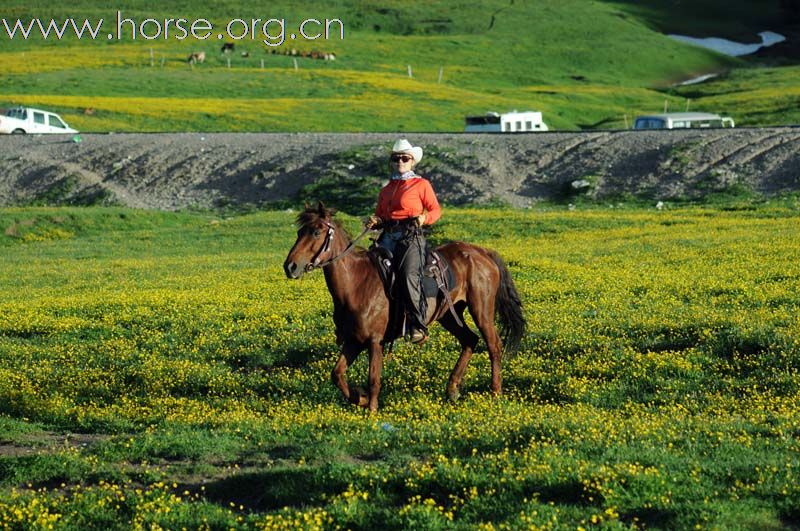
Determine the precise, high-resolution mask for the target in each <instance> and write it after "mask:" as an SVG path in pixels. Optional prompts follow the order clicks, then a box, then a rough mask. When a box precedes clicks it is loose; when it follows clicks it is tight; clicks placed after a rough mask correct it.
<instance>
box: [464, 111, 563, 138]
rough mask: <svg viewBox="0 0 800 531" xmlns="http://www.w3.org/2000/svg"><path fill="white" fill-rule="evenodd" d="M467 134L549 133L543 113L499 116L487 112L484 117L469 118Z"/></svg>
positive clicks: (514, 113) (527, 112)
mask: <svg viewBox="0 0 800 531" xmlns="http://www.w3.org/2000/svg"><path fill="white" fill-rule="evenodd" d="M465 121H466V125H465V126H464V132H465V133H532V132H537V131H547V130H548V127H547V124H545V123H544V122H543V121H542V113H540V112H538V111H526V112H517V111H512V112H507V113H505V114H498V113H496V112H487V113H486V114H485V115H483V116H467V117H466V119H465Z"/></svg>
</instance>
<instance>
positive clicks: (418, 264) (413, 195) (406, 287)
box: [365, 138, 442, 344]
mask: <svg viewBox="0 0 800 531" xmlns="http://www.w3.org/2000/svg"><path fill="white" fill-rule="evenodd" d="M420 160H422V148H421V147H419V146H412V145H411V143H410V142H409V141H408V140H406V139H404V138H403V139H400V140H397V141H396V142H395V143H394V146H392V151H391V154H390V155H389V168H390V171H391V176H390V179H389V182H388V183H387V184H386V186H384V187H383V188H382V189H381V191H380V194H379V195H378V204H377V206H376V208H375V214H374V215H373V216H370V217H369V219H368V220H367V221H366V223H365V225H366V226H367V227H368V228H371V229H382V230H383V232H382V233H381V235H380V237H379V238H378V241H377V245H378V246H380V247H383V248H384V249H386V250H388V251H389V252H390V253H391V254H392V256H393V262H394V264H395V270H396V271H397V274H398V275H399V276H400V285H401V286H402V289H403V291H404V293H403V296H404V304H405V307H406V314H407V315H408V318H409V325H410V326H409V327H408V328H407V329H408V330H410V332H409V335H408V337H409V339H410V340H411V342H412V343H414V344H421V343H424V342H425V340H427V339H428V329H427V328H426V326H425V317H426V312H427V304H426V300H425V294H424V293H423V291H422V275H423V267H424V266H425V249H426V243H425V236H424V234H423V233H422V227H423V226H425V225H432V224H433V223H435V222H436V221H437V220H438V219H439V217H440V216H441V214H442V209H441V207H440V206H439V201H438V200H437V199H436V194H435V193H434V191H433V187H432V186H431V183H430V182H429V181H428V180H427V179H425V178H424V177H422V176H420V175H417V173H415V172H414V168H415V167H416V166H417V164H418V163H419V161H420Z"/></svg>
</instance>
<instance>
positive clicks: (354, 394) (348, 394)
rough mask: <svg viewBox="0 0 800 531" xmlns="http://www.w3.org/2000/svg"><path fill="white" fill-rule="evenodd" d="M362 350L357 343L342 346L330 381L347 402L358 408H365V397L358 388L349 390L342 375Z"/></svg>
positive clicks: (361, 346) (362, 347)
mask: <svg viewBox="0 0 800 531" xmlns="http://www.w3.org/2000/svg"><path fill="white" fill-rule="evenodd" d="M363 349H364V346H363V345H360V344H358V343H347V342H346V343H345V344H344V345H342V353H341V355H340V356H339V361H337V362H336V365H335V366H334V367H333V370H332V371H331V381H332V382H333V385H335V386H336V387H338V388H339V390H340V391H341V392H342V395H344V397H345V398H346V399H347V400H349V401H350V402H352V403H353V404H356V405H358V406H362V407H366V406H367V403H368V402H367V396H366V395H365V394H364V393H363V392H361V391H360V390H359V389H358V388H356V387H352V388H351V387H350V386H349V385H348V384H347V379H346V378H345V377H344V373H345V372H346V371H347V369H348V367H350V365H352V364H353V362H354V361H355V360H356V358H357V357H358V355H359V354H360V353H361V351H362V350H363Z"/></svg>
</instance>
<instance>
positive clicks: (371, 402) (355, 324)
mask: <svg viewBox="0 0 800 531" xmlns="http://www.w3.org/2000/svg"><path fill="white" fill-rule="evenodd" d="M333 214H334V211H333V210H330V209H327V208H325V206H324V205H323V204H322V203H321V202H320V203H319V205H318V206H317V207H316V208H311V207H306V209H305V211H304V212H301V213H300V214H299V215H298V216H297V224H298V227H299V230H298V231H297V241H296V242H295V244H294V246H293V247H292V249H291V251H289V255H288V256H287V257H286V261H285V262H284V264H283V268H284V271H285V272H286V276H287V277H289V278H300V277H301V276H303V275H304V274H305V273H308V272H310V271H313V270H314V269H316V268H322V271H323V273H324V274H325V282H326V284H327V286H328V291H330V293H331V296H332V297H333V321H334V323H335V325H336V341H337V343H338V344H339V345H341V347H342V351H341V356H340V357H339V361H338V362H337V363H336V366H335V367H334V368H333V371H332V372H331V378H332V380H333V383H334V384H335V385H336V386H337V387H338V388H339V389H340V390H341V391H342V394H343V395H344V397H345V398H346V399H348V400H349V401H350V402H352V403H354V404H358V405H360V406H362V407H369V409H370V411H375V410H377V408H378V394H379V393H380V389H381V371H382V369H383V340H384V337H385V336H386V334H387V327H388V326H389V299H388V298H387V296H386V293H385V291H384V288H383V285H382V283H381V279H380V277H379V275H378V271H377V270H376V269H375V267H374V266H373V264H372V262H371V260H370V259H369V257H368V256H367V253H366V252H365V251H363V250H355V251H354V252H350V251H351V250H352V249H353V247H352V245H351V243H352V242H351V239H350V237H349V236H348V235H347V233H346V232H345V230H344V229H343V228H342V227H341V226H340V225H339V223H338V222H336V221H334V220H333ZM437 251H438V252H439V253H441V255H442V256H443V257H444V258H445V259H446V260H447V261H448V262H449V264H450V267H451V268H452V269H453V272H454V274H455V278H456V282H455V283H454V285H453V286H452V287H451V290H450V298H451V300H452V302H453V306H454V309H455V312H456V314H458V316H459V319H460V321H461V322H459V321H458V320H456V319H455V317H454V316H453V314H452V313H451V312H450V310H449V307H448V305H447V304H446V303H444V302H443V301H442V300H441V297H440V298H439V300H435V299H428V316H427V322H428V323H431V322H433V321H439V322H440V323H441V324H442V326H444V328H445V329H446V330H447V331H449V332H450V333H452V334H453V335H454V336H456V338H457V339H458V341H459V343H460V344H461V356H460V357H459V358H458V362H457V363H456V365H455V367H454V368H453V371H452V373H451V374H450V380H449V381H448V383H447V396H448V398H450V399H451V400H456V399H457V398H458V396H459V386H460V385H461V380H462V378H463V376H464V372H465V371H466V369H467V364H468V363H469V360H470V358H471V357H472V353H473V351H474V349H475V346H476V345H477V343H478V336H477V335H476V334H475V333H474V332H473V331H472V330H470V329H469V327H468V326H466V324H464V320H463V318H462V316H463V312H464V309H465V308H468V309H469V313H470V315H471V316H472V319H473V321H474V322H475V324H476V325H477V326H478V329H479V330H480V332H481V335H482V336H483V339H484V341H485V342H486V345H487V346H488V348H489V357H490V359H491V363H492V392H493V393H495V394H500V392H501V378H500V358H501V356H502V352H503V342H505V346H506V350H507V351H509V352H513V351H515V350H516V349H517V348H518V347H519V344H520V341H521V340H522V336H523V335H524V333H525V317H524V315H523V313H522V303H521V302H520V298H519V294H518V293H517V289H516V287H515V286H514V281H513V280H512V278H511V275H510V274H509V271H508V268H507V267H506V265H505V264H504V263H503V260H502V259H501V258H500V256H498V254H497V253H496V252H494V251H490V250H488V249H483V248H481V247H478V246H475V245H470V244H468V243H463V242H454V243H448V244H445V245H442V246H440V247H438V248H437ZM495 312H497V314H498V317H499V321H500V325H501V329H502V331H503V341H501V339H500V335H499V334H498V331H497V328H495V324H494V317H495ZM365 349H367V350H368V351H369V392H368V393H365V392H364V391H363V390H361V389H359V388H358V387H355V386H350V385H348V383H347V380H346V379H345V371H346V370H347V368H348V367H349V366H350V365H351V364H352V363H353V361H355V359H356V357H358V355H359V354H360V353H361V352H362V351H363V350H365Z"/></svg>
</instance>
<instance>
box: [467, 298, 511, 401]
mask: <svg viewBox="0 0 800 531" xmlns="http://www.w3.org/2000/svg"><path fill="white" fill-rule="evenodd" d="M470 300H476V299H470ZM483 300H484V304H483V305H482V306H480V307H478V306H477V305H475V304H470V306H469V313H470V315H472V319H473V320H474V321H475V324H476V325H477V326H478V329H479V330H480V331H481V335H482V336H483V340H484V341H486V347H487V348H488V349H489V360H490V361H491V363H492V392H493V393H494V394H495V395H499V394H500V393H501V392H502V378H501V376H500V359H501V358H502V355H503V342H502V341H501V340H500V335H499V334H498V333H497V328H495V326H494V298H493V297H492V298H489V297H484V299H483Z"/></svg>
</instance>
